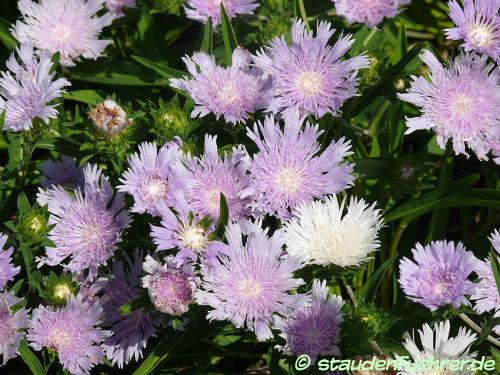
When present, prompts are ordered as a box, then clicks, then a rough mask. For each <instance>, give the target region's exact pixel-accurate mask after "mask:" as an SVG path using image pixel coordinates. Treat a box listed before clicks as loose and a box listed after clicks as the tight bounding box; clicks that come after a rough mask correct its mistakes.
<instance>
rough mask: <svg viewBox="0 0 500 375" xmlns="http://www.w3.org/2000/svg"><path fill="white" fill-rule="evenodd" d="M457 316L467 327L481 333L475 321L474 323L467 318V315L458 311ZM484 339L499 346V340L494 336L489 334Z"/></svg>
mask: <svg viewBox="0 0 500 375" xmlns="http://www.w3.org/2000/svg"><path fill="white" fill-rule="evenodd" d="M458 316H459V317H460V319H462V320H463V321H464V322H465V323H466V324H467V325H468V326H469V327H471V328H472V329H473V330H474V331H476V332H477V333H479V334H480V335H481V333H482V329H481V327H479V326H478V325H477V324H476V323H474V321H473V320H472V319H471V318H469V317H468V316H467V315H465V314H464V313H460V314H458ZM486 340H488V341H489V342H491V343H492V344H494V345H496V346H498V347H499V348H500V341H498V340H497V339H495V338H494V337H491V336H488V337H486Z"/></svg>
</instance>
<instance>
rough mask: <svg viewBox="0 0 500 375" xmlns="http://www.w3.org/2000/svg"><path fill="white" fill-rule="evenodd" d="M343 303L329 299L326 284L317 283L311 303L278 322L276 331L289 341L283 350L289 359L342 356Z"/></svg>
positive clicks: (333, 298)
mask: <svg viewBox="0 0 500 375" xmlns="http://www.w3.org/2000/svg"><path fill="white" fill-rule="evenodd" d="M343 304H344V301H343V300H342V297H340V296H331V297H328V287H327V285H326V281H323V282H320V281H319V280H314V282H313V286H312V302H311V304H310V305H306V306H304V307H302V308H300V309H298V310H296V311H294V312H293V313H292V315H291V317H287V318H286V319H282V318H276V320H277V322H276V328H278V329H279V330H280V331H281V332H282V333H281V334H280V336H281V337H283V338H284V339H285V340H286V345H285V346H284V347H281V346H278V349H281V350H283V351H284V352H285V353H287V354H289V355H294V354H296V355H302V354H307V355H308V356H309V357H311V359H312V361H314V360H315V359H316V357H317V356H318V355H330V356H338V355H340V350H339V348H338V346H337V345H338V344H339V343H340V323H342V321H343V320H344V319H343V318H342V314H341V313H340V309H341V308H342V306H343Z"/></svg>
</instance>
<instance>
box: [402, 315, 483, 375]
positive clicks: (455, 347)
mask: <svg viewBox="0 0 500 375" xmlns="http://www.w3.org/2000/svg"><path fill="white" fill-rule="evenodd" d="M418 333H419V336H420V342H421V343H422V346H423V348H422V349H423V350H420V349H419V347H418V346H417V343H416V340H415V336H414V335H412V337H408V338H407V339H406V340H405V342H404V343H403V346H404V347H405V349H406V350H407V351H408V352H409V353H410V355H411V357H412V358H413V363H409V364H408V366H409V367H408V368H404V371H401V372H399V373H398V374H401V375H429V374H432V373H436V374H437V373H440V374H448V373H450V372H452V371H451V369H450V370H448V368H447V367H444V368H441V369H437V368H435V367H434V368H433V369H432V371H433V372H431V371H419V370H422V367H420V368H419V367H418V363H419V364H420V366H421V364H422V363H424V361H426V360H431V361H442V363H443V364H444V363H445V361H444V360H456V359H460V360H470V359H474V358H475V356H476V353H469V349H470V346H471V345H472V343H473V342H474V341H475V340H476V337H477V336H476V334H475V333H472V332H471V331H469V330H467V329H465V328H463V327H460V329H459V331H458V334H457V336H455V337H450V321H449V320H446V321H445V322H441V323H438V324H436V325H435V326H434V329H432V328H431V327H430V326H429V325H428V324H424V325H423V326H422V329H421V330H420V329H419V330H418ZM434 366H435V365H434ZM429 370H431V369H429ZM453 373H455V374H457V375H469V374H470V371H456V369H455V371H453Z"/></svg>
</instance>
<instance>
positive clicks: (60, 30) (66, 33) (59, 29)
mask: <svg viewBox="0 0 500 375" xmlns="http://www.w3.org/2000/svg"><path fill="white" fill-rule="evenodd" d="M53 32H54V35H57V37H58V38H59V40H63V41H66V40H68V39H70V38H71V35H72V34H73V31H72V30H71V28H70V27H68V25H63V24H57V25H55V26H54V30H53Z"/></svg>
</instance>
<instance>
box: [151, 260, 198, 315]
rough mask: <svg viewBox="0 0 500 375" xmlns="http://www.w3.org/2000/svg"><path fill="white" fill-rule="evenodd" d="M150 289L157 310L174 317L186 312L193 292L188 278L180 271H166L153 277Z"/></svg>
mask: <svg viewBox="0 0 500 375" xmlns="http://www.w3.org/2000/svg"><path fill="white" fill-rule="evenodd" d="M150 288H151V296H152V301H153V304H154V305H155V307H156V309H157V310H159V311H161V312H163V313H166V314H171V315H176V316H180V315H182V314H184V313H185V312H187V311H188V309H189V304H190V303H191V301H192V299H193V291H192V290H191V285H190V283H189V280H188V276H187V275H186V274H185V273H184V272H182V271H181V270H177V269H174V270H167V271H163V272H160V273H158V274H156V275H154V276H153V278H152V281H151V284H150Z"/></svg>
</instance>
